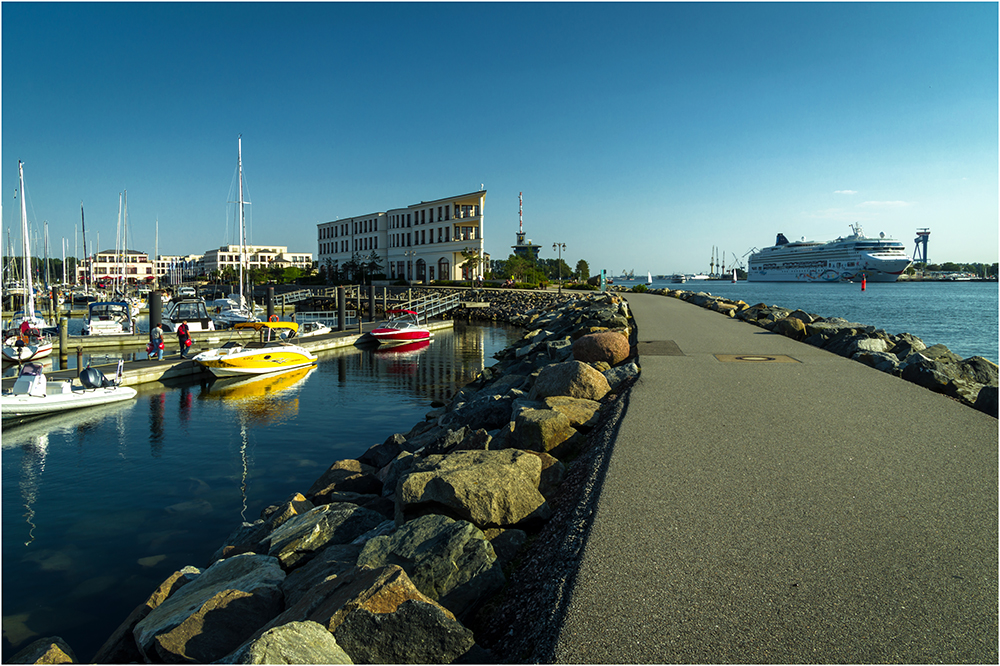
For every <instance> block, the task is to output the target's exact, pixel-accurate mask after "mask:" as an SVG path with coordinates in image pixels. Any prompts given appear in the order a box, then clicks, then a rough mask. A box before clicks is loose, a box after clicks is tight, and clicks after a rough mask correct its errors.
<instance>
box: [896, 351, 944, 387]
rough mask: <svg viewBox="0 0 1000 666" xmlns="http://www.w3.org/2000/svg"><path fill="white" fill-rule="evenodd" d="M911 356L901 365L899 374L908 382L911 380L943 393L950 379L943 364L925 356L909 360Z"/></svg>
mask: <svg viewBox="0 0 1000 666" xmlns="http://www.w3.org/2000/svg"><path fill="white" fill-rule="evenodd" d="M912 356H913V354H911V356H910V357H908V358H907V363H906V365H905V366H903V371H902V374H901V375H900V376H901V377H902V378H903V379H905V380H906V381H908V382H913V383H914V384H918V385H920V386H923V387H924V388H927V389H930V390H932V391H935V392H937V393H944V392H945V391H946V390H947V388H948V382H949V381H951V378H950V377H949V376H948V372H947V368H946V367H945V364H943V363H938V362H937V361H932V360H929V359H927V358H918V359H915V360H910V359H911V358H912ZM918 356H919V355H918Z"/></svg>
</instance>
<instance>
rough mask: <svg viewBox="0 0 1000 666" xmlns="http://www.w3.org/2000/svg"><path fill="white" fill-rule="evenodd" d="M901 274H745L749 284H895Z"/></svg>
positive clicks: (875, 271)
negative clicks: (863, 280)
mask: <svg viewBox="0 0 1000 666" xmlns="http://www.w3.org/2000/svg"><path fill="white" fill-rule="evenodd" d="M903 270H905V267H904V269H903ZM902 272H903V271H902V270H901V271H900V272H899V273H889V272H885V271H880V270H878V269H872V268H868V269H865V270H863V271H853V270H843V271H841V270H836V269H832V268H827V269H823V268H818V269H811V270H796V269H786V270H782V269H780V268H778V269H766V270H765V269H756V268H751V269H750V270H749V271H748V273H747V280H748V281H750V282H860V281H861V280H862V279H865V280H867V281H868V282H895V281H896V280H898V279H899V276H900V274H902Z"/></svg>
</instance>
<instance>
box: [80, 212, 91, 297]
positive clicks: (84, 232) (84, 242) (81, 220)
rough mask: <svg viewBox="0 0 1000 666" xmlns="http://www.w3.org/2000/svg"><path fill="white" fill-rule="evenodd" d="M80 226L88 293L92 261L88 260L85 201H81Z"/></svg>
mask: <svg viewBox="0 0 1000 666" xmlns="http://www.w3.org/2000/svg"><path fill="white" fill-rule="evenodd" d="M80 226H81V227H82V228H83V261H84V269H83V291H84V293H86V292H87V291H89V289H90V281H89V280H87V273H89V272H90V262H89V261H87V222H86V220H84V218H83V202H82V201H81V202H80Z"/></svg>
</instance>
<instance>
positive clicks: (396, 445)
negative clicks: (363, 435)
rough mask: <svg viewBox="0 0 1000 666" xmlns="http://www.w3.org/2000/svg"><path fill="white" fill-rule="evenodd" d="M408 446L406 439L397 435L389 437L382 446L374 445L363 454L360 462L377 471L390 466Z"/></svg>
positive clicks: (359, 458)
mask: <svg viewBox="0 0 1000 666" xmlns="http://www.w3.org/2000/svg"><path fill="white" fill-rule="evenodd" d="M405 444H406V437H404V436H403V435H401V434H399V433H396V434H394V435H389V437H388V438H387V439H386V440H385V441H384V442H382V443H381V444H374V445H373V446H371V447H370V448H369V449H368V450H367V451H365V452H364V453H362V454H361V455H360V456H359V457H358V462H359V463H361V464H362V465H369V466H371V467H374V468H376V469H381V468H382V467H385V466H386V465H388V464H389V463H390V462H392V460H393V459H394V458H395V457H396V456H398V455H399V454H400V453H402V452H403V451H404V450H405V449H404V448H403V447H404V445H405Z"/></svg>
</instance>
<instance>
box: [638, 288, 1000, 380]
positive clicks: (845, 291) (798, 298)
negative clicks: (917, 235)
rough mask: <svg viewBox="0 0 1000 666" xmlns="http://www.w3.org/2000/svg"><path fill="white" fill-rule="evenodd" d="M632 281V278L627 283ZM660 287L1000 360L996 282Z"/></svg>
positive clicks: (960, 354) (994, 360)
mask: <svg viewBox="0 0 1000 666" xmlns="http://www.w3.org/2000/svg"><path fill="white" fill-rule="evenodd" d="M626 284H630V283H626ZM653 287H654V288H656V289H663V288H667V289H683V290H686V291H707V292H710V293H712V294H715V295H717V296H723V297H725V298H731V299H733V300H743V301H745V302H747V303H749V304H750V305H754V304H756V303H767V304H768V305H780V306H782V307H786V308H791V309H793V310H794V309H796V308H799V309H802V310H805V311H806V312H809V313H811V314H817V315H820V316H823V317H843V318H844V319H847V320H849V321H853V322H858V323H861V324H866V325H871V326H875V327H877V328H881V329H884V330H885V331H886V332H887V333H890V334H893V335H895V334H898V333H912V334H913V335H916V336H917V337H919V338H920V339H922V340H923V341H924V342H925V343H927V345H933V344H938V343H941V344H944V345H946V346H947V347H948V348H949V349H951V350H952V351H953V352H955V353H956V354H958V355H959V356H962V357H963V358H968V357H969V356H982V357H983V358H988V359H989V360H991V361H993V362H994V363H997V362H1000V353H998V346H1000V345H998V340H1000V332H998V325H997V319H998V311H1000V310H998V306H997V294H998V292H1000V290H998V288H997V283H996V282H923V283H921V282H892V283H868V285H867V289H866V290H865V291H861V285H860V284H848V283H833V284H815V283H803V284H800V283H793V282H737V283H736V284H732V283H731V282H726V281H724V280H710V281H689V282H686V283H684V284H669V283H666V282H656V281H654V282H653Z"/></svg>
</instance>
